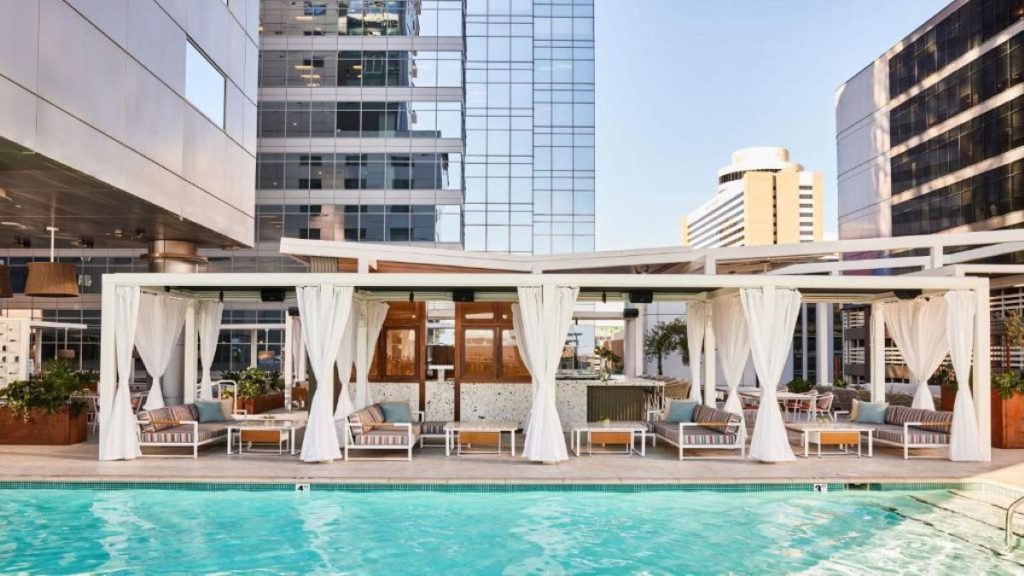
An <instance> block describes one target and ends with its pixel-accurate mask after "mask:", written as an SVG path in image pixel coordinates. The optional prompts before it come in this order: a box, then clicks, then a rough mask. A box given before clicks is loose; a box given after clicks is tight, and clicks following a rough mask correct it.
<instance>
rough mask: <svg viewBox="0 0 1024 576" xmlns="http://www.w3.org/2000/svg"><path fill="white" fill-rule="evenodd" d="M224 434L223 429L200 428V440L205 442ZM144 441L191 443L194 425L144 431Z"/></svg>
mask: <svg viewBox="0 0 1024 576" xmlns="http://www.w3.org/2000/svg"><path fill="white" fill-rule="evenodd" d="M223 435H224V431H223V430H220V431H217V430H212V429H204V428H199V440H198V441H199V442H204V441H206V440H210V439H213V438H216V437H218V436H223ZM142 441H143V442H151V443H158V444H191V443H192V442H193V440H192V425H191V424H183V425H181V426H174V427H171V428H166V429H163V430H160V431H158V432H143V433H142Z"/></svg>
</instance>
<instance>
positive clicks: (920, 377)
mask: <svg viewBox="0 0 1024 576" xmlns="http://www.w3.org/2000/svg"><path fill="white" fill-rule="evenodd" d="M883 314H884V316H885V325H886V326H887V327H888V328H889V334H890V335H891V336H892V339H893V341H895V342H896V347H897V348H899V349H900V354H902V355H903V361H904V362H906V364H907V369H908V370H910V379H911V382H912V383H914V384H916V386H915V390H914V403H913V407H914V408H923V409H925V410H935V400H934V399H933V398H932V393H931V391H930V390H929V389H928V378H930V377H931V375H932V373H934V372H935V370H936V369H937V368H938V367H939V364H942V360H943V359H945V357H946V353H947V352H948V351H949V343H948V341H947V339H946V300H945V299H944V298H932V299H930V300H926V299H924V298H915V299H914V300H901V301H899V302H893V303H889V304H885V306H884V312H883ZM972 330H973V327H972Z"/></svg>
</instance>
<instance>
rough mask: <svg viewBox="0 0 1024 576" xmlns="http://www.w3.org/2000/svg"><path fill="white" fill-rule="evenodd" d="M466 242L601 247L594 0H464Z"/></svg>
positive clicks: (500, 247) (534, 248) (506, 248)
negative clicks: (596, 166) (598, 244)
mask: <svg viewBox="0 0 1024 576" xmlns="http://www.w3.org/2000/svg"><path fill="white" fill-rule="evenodd" d="M465 170H466V172H465V187H466V197H465V208H464V218H465V247H466V249H467V250H486V251H493V252H507V253H519V254H529V253H539V254H549V253H569V252H586V251H592V250H593V249H594V208H595V206H594V6H593V0H469V1H468V2H467V4H466V156H465Z"/></svg>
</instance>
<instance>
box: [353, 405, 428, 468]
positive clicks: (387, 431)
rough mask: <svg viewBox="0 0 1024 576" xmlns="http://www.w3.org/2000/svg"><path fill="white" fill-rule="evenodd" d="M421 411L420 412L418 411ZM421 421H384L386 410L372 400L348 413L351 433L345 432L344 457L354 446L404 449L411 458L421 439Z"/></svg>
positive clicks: (405, 458) (410, 458)
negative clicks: (368, 404)
mask: <svg viewBox="0 0 1024 576" xmlns="http://www.w3.org/2000/svg"><path fill="white" fill-rule="evenodd" d="M417 414H418V415H419V414H421V413H417ZM421 425H422V424H421V422H385V421H384V410H382V409H381V407H380V405H379V404H372V405H370V406H367V407H366V408H363V409H362V410H357V411H356V412H353V413H352V414H349V416H348V430H349V434H346V435H345V460H352V459H353V458H352V457H351V456H350V455H349V452H351V451H352V450H402V451H405V453H406V454H405V457H403V458H397V459H400V460H412V449H413V447H414V446H416V443H417V442H419V440H420V434H421Z"/></svg>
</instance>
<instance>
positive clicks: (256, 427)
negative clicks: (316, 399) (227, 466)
mask: <svg viewBox="0 0 1024 576" xmlns="http://www.w3.org/2000/svg"><path fill="white" fill-rule="evenodd" d="M302 428H305V425H304V424H300V425H295V423H294V422H292V421H291V420H286V419H281V418H275V419H273V420H269V419H264V418H255V419H249V420H238V421H237V422H235V423H233V424H230V425H229V426H228V448H227V453H228V454H242V442H243V439H244V437H245V435H246V433H247V432H248V433H250V435H251V436H254V437H257V438H260V439H258V440H255V441H256V442H259V443H264V442H274V440H264V439H263V438H264V437H270V436H273V433H274V432H277V435H276V438H277V440H276V442H278V443H279V442H280V438H281V437H282V435H286V438H287V441H288V452H289V453H290V454H291V455H292V456H294V455H295V453H296V450H295V448H296V447H295V433H296V431H298V430H300V429H302ZM268 434H269V436H268ZM236 437H237V438H238V451H237V452H236V451H233V450H232V444H234V441H235V438H236Z"/></svg>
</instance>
